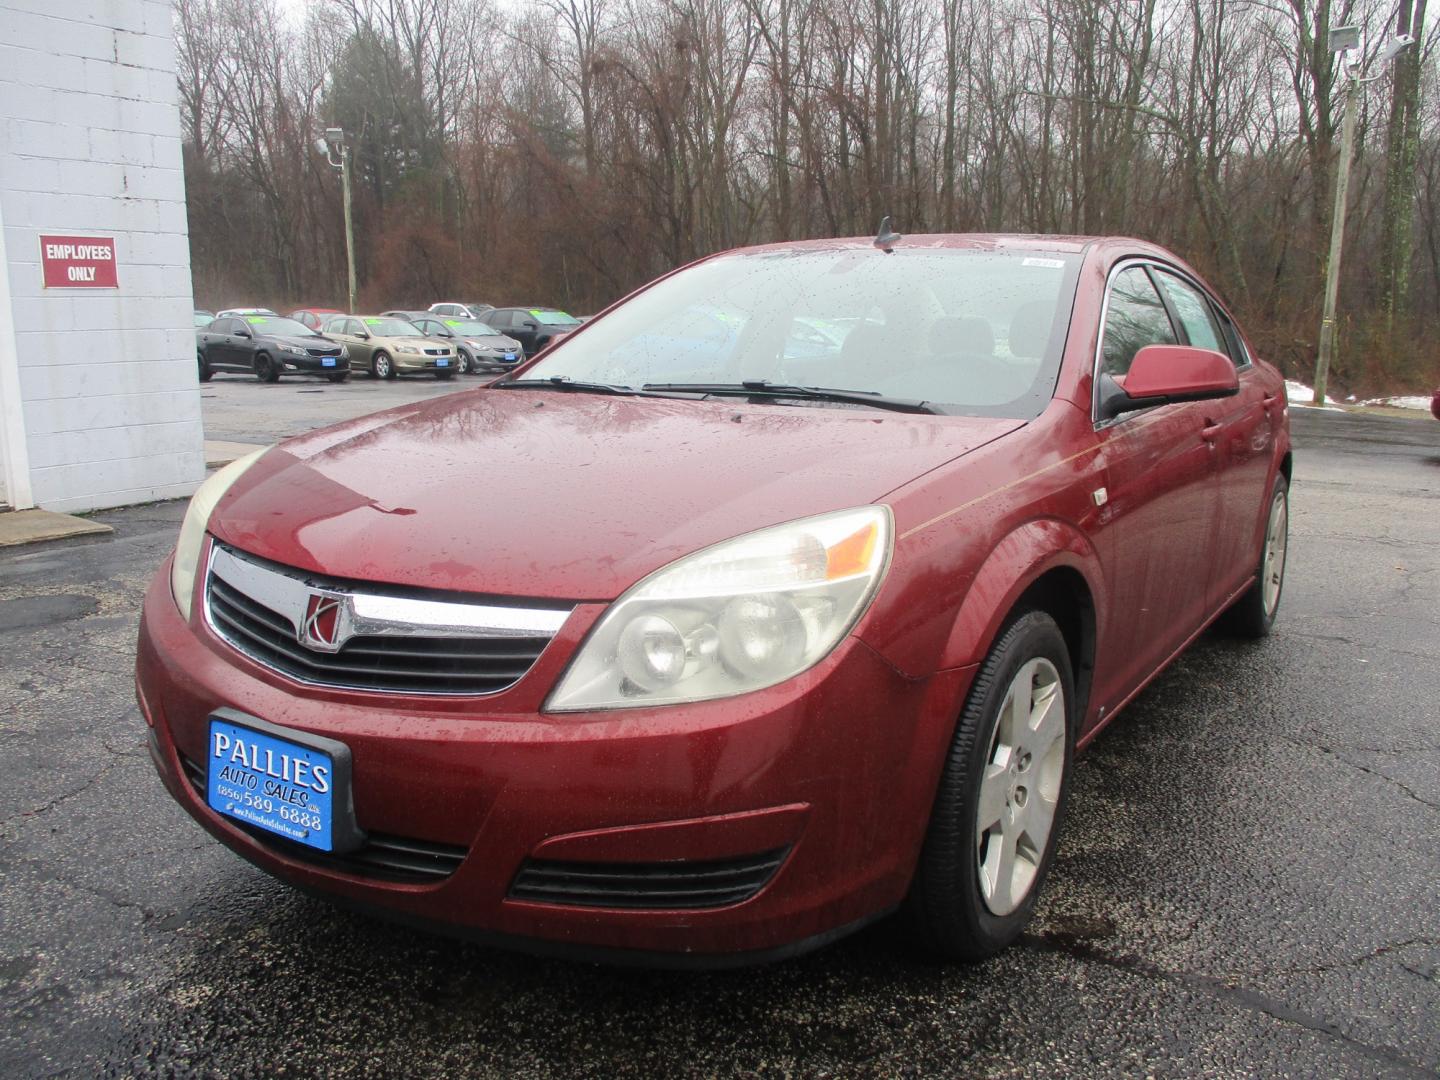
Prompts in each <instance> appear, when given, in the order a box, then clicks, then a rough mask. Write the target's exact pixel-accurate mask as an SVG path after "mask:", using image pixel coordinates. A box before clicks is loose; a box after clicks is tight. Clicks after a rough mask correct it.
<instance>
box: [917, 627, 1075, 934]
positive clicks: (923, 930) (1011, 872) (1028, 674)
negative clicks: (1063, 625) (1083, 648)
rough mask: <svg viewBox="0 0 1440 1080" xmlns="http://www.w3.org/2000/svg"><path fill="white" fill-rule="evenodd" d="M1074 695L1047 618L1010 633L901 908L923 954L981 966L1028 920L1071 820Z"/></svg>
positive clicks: (953, 758) (979, 685)
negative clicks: (1066, 819)
mask: <svg viewBox="0 0 1440 1080" xmlns="http://www.w3.org/2000/svg"><path fill="white" fill-rule="evenodd" d="M1074 687H1075V680H1074V675H1073V673H1072V671H1071V669H1070V653H1069V650H1068V649H1067V647H1066V645H1065V638H1064V637H1063V636H1062V635H1061V633H1060V628H1059V627H1058V626H1056V624H1055V620H1054V619H1052V618H1051V617H1050V616H1049V615H1047V614H1045V613H1044V612H1041V611H1030V612H1026V613H1025V614H1023V615H1021V616H1020V617H1019V618H1017V619H1015V620H1014V621H1013V622H1011V623H1010V624H1009V625H1008V626H1007V627H1006V628H1005V630H1004V631H1003V632H1002V633H1001V635H1000V638H999V640H998V641H996V643H995V645H994V646H993V647H992V648H991V650H990V653H989V655H988V656H986V658H985V662H984V663H983V664H982V665H981V667H980V671H979V672H978V673H977V674H976V676H975V683H974V685H973V686H972V687H971V689H970V696H969V698H968V699H967V700H966V702H965V708H964V711H963V712H962V713H961V714H960V720H959V723H958V724H957V725H956V727H955V736H954V739H953V740H952V742H951V745H950V752H949V755H948V757H947V758H946V761H945V771H944V773H943V775H942V776H941V779H940V788H939V791H938V792H937V793H936V796H935V807H934V809H933V810H932V811H931V815H930V824H929V826H928V828H927V830H926V833H925V842H924V846H923V848H922V849H921V852H920V862H919V865H918V866H917V867H916V870H915V880H914V881H913V882H912V883H911V885H910V895H909V896H908V897H907V898H906V903H905V908H906V915H907V918H908V921H909V923H910V925H911V928H912V929H913V930H914V931H915V933H916V934H917V936H918V937H919V938H920V939H921V941H922V942H923V943H924V944H925V946H926V947H927V948H928V949H930V950H932V951H937V952H939V953H941V954H943V955H945V956H947V957H950V958H951V959H955V960H967V961H974V960H982V959H984V958H985V957H987V956H992V955H994V954H995V953H997V952H999V951H1000V950H1001V949H1003V948H1005V947H1006V946H1007V945H1009V944H1010V943H1011V942H1013V941H1014V940H1015V939H1016V938H1017V937H1019V935H1020V933H1021V931H1023V930H1024V929H1025V925H1026V924H1027V923H1028V922H1029V921H1030V915H1031V913H1032V912H1033V910H1034V908H1035V899H1036V897H1037V896H1038V894H1039V892H1040V887H1041V885H1042V884H1043V883H1044V880H1045V875H1046V873H1047V871H1048V870H1049V868H1050V863H1051V860H1052V859H1053V857H1054V853H1055V838H1056V835H1057V833H1058V831H1059V828H1060V823H1061V820H1062V818H1063V817H1064V812H1065V795H1066V790H1067V787H1068V781H1069V776H1070V763H1071V756H1072V753H1073V745H1074V727H1075V715H1074V713H1075V690H1074Z"/></svg>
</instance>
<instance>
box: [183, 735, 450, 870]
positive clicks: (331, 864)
mask: <svg viewBox="0 0 1440 1080" xmlns="http://www.w3.org/2000/svg"><path fill="white" fill-rule="evenodd" d="M180 764H181V765H182V766H184V768H185V779H186V780H188V781H190V786H191V787H192V788H194V789H195V793H196V794H197V795H199V796H200V800H201V801H202V802H203V801H204V800H205V770H204V769H203V768H202V767H201V766H200V765H199V764H198V763H196V762H194V761H191V760H190V759H189V758H188V757H186V756H185V755H184V754H181V755H180ZM225 820H226V822H227V823H228V824H230V825H234V826H235V827H236V828H238V829H241V830H242V831H244V832H246V833H248V834H249V835H250V836H251V837H252V838H254V839H255V840H257V841H258V842H259V843H261V844H263V845H264V846H266V847H269V848H273V849H274V850H275V851H277V852H279V853H280V854H282V855H284V856H285V857H286V858H290V859H295V860H296V861H298V862H307V863H310V864H312V865H314V866H322V867H325V868H326V869H328V870H334V871H336V872H337V873H342V874H353V875H354V876H356V877H364V878H370V879H372V880H375V881H396V882H411V883H415V884H426V883H429V884H434V883H435V882H439V881H444V880H445V879H446V878H448V877H449V876H450V875H451V874H453V873H454V872H455V871H456V870H458V869H459V868H460V864H461V863H462V862H464V861H465V856H466V855H468V854H469V851H468V849H466V848H463V847H457V846H455V845H453V844H437V843H434V842H432V841H430V840H412V839H410V838H408V837H404V836H391V835H389V834H388V833H377V832H371V833H366V835H365V846H364V847H362V848H360V849H358V850H356V851H347V852H345V853H344V854H343V855H336V854H331V853H330V852H326V851H316V850H315V849H314V848H309V847H306V846H305V845H304V844H296V843H293V842H292V841H290V840H286V839H285V838H284V837H283V836H277V835H275V834H274V833H272V832H267V831H266V830H264V829H257V828H255V827H254V826H251V825H247V824H245V822H243V821H236V820H234V819H233V818H226V819H225Z"/></svg>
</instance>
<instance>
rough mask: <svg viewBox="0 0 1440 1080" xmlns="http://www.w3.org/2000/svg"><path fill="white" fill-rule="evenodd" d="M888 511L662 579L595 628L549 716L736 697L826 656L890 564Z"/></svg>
mask: <svg viewBox="0 0 1440 1080" xmlns="http://www.w3.org/2000/svg"><path fill="white" fill-rule="evenodd" d="M892 532H893V528H892V525H891V517H890V510H889V508H888V507H885V506H866V507H861V508H859V509H855V510H842V511H840V512H838V513H832V514H822V515H820V516H818V517H812V518H804V519H802V520H800V521H794V522H790V523H788V524H785V525H777V526H774V527H772V528H768V529H761V530H760V531H758V532H753V533H749V534H747V535H745V536H740V537H737V538H735V539H733V540H726V541H724V542H723V543H720V544H716V545H715V546H713V547H710V548H706V549H705V550H704V551H700V552H697V553H695V554H694V555H687V556H686V557H685V558H683V559H680V560H678V561H677V562H673V563H671V564H670V565H669V566H667V567H664V568H663V569H661V570H657V571H656V572H655V573H653V574H651V575H650V576H649V577H647V578H645V579H644V580H643V581H641V582H639V583H638V584H636V585H635V586H633V587H632V588H631V589H629V590H628V591H627V592H626V593H625V594H624V595H623V596H621V597H620V599H618V600H616V601H615V603H614V604H612V605H611V606H610V609H609V610H608V611H607V612H606V613H605V614H604V615H603V616H602V617H601V619H600V621H599V622H598V623H596V625H595V628H594V629H593V630H591V632H590V635H589V636H588V637H587V638H586V639H585V642H584V643H583V644H582V645H581V646H580V649H579V651H578V652H577V653H576V655H575V658H574V659H573V660H572V661H571V662H570V666H569V668H568V669H567V670H566V672H565V675H564V677H563V678H562V679H561V680H560V685H559V686H558V687H556V689H555V691H554V693H553V694H551V695H550V700H549V701H548V702H546V704H545V710H546V711H547V712H579V711H584V710H590V709H626V708H636V707H641V706H650V705H670V704H676V703H680V702H693V701H707V700H710V699H712V698H721V697H730V696H732V695H734V694H744V693H748V692H749V691H751V690H761V689H764V688H765V687H767V686H773V685H775V684H776V683H779V682H784V681H785V680H786V679H789V678H791V677H793V676H795V675H798V674H800V672H802V671H804V670H805V669H807V668H809V667H812V666H813V665H815V664H817V663H818V662H819V661H820V660H822V659H823V658H824V657H825V656H827V655H828V654H829V653H830V652H831V650H833V649H834V648H835V646H836V645H838V644H839V643H840V641H841V639H842V638H843V637H844V636H845V635H846V633H848V632H849V630H850V628H851V627H852V626H854V625H855V622H856V620H857V619H859V618H860V616H861V614H862V613H863V612H864V611H865V608H866V607H867V606H868V605H869V603H870V600H871V599H872V598H873V597H874V595H875V590H876V588H877V587H878V585H879V583H880V579H881V578H882V577H883V576H884V572H885V568H886V567H887V566H888V565H889V562H890V549H891V534H892Z"/></svg>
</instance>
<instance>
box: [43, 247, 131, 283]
mask: <svg viewBox="0 0 1440 1080" xmlns="http://www.w3.org/2000/svg"><path fill="white" fill-rule="evenodd" d="M40 265H41V266H42V267H43V268H44V270H45V288H47V289H118V288H119V287H120V281H119V279H118V278H117V277H116V274H115V238H114V237H113V236H42V237H40Z"/></svg>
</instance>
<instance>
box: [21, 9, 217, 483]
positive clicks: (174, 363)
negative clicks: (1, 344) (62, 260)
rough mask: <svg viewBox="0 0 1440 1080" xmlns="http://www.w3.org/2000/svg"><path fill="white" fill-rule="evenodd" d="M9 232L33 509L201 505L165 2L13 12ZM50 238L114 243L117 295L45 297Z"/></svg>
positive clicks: (50, 293)
mask: <svg viewBox="0 0 1440 1080" xmlns="http://www.w3.org/2000/svg"><path fill="white" fill-rule="evenodd" d="M0 222H3V228H4V239H5V244H4V251H5V254H6V256H7V257H8V269H9V282H10V292H11V295H12V302H11V305H10V307H11V310H10V312H8V313H7V312H3V311H0V319H3V318H5V317H6V316H7V314H8V315H9V316H11V317H12V318H13V327H14V336H15V346H16V358H15V360H14V363H15V365H16V368H17V371H16V373H15V374H16V375H17V377H18V385H19V388H20V398H21V404H22V408H23V412H24V428H25V432H26V447H27V450H28V455H29V465H30V481H31V485H32V487H33V490H34V497H35V501H36V503H38V504H39V505H40V506H44V507H46V508H48V509H52V510H71V511H74V510H87V509H95V508H98V507H104V506H117V505H121V504H124V503H129V502H140V501H145V500H149V499H158V498H167V497H172V496H176V495H184V494H188V493H189V492H190V491H192V490H193V489H194V487H195V485H196V483H197V482H198V481H199V480H200V479H201V478H202V477H203V476H204V472H205V466H204V453H203V438H204V437H203V434H202V431H201V426H200V395H199V390H198V385H197V383H196V379H195V362H194V355H195V339H194V333H193V330H192V324H191V316H190V312H191V310H192V309H193V300H192V297H191V286H190V246H189V237H188V234H187V226H186V216H185V183H184V177H183V175H182V173H181V160H180V118H179V113H178V110H177V107H176V90H175V46H174V41H173V37H172V30H171V14H170V5H169V3H168V2H167V0H0ZM41 233H59V234H68V235H100V236H113V237H114V238H115V254H116V261H117V266H118V274H119V281H120V287H119V288H118V289H45V288H44V287H43V284H42V279H41V267H40V252H39V241H38V239H37V237H38V236H39V234H41ZM4 362H5V360H4V357H3V356H0V363H4Z"/></svg>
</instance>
